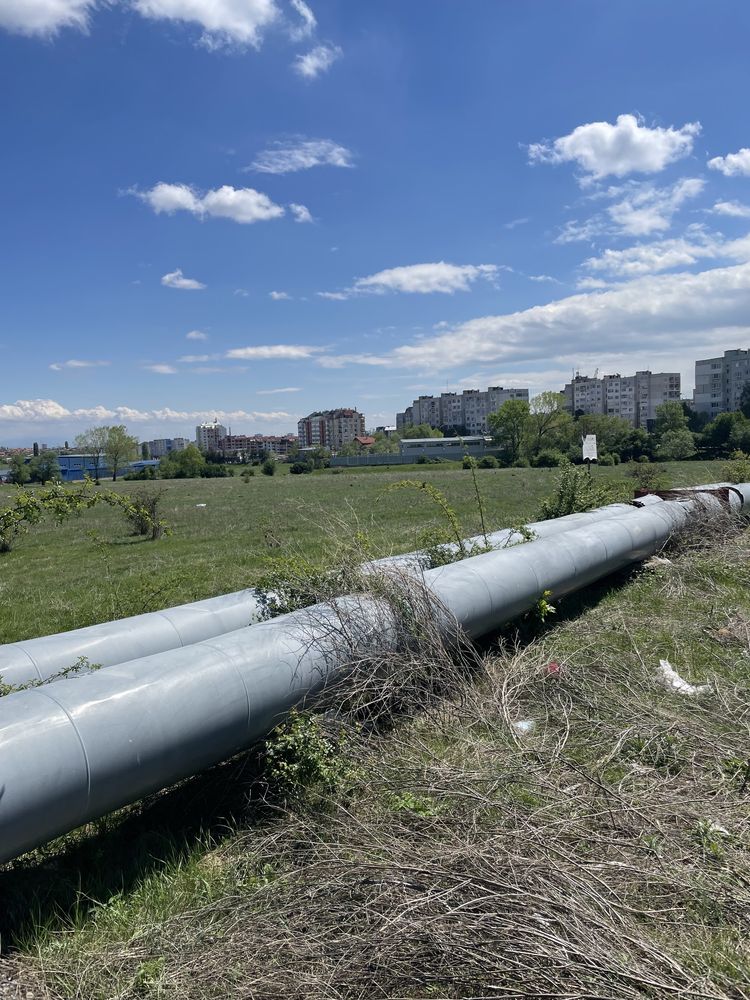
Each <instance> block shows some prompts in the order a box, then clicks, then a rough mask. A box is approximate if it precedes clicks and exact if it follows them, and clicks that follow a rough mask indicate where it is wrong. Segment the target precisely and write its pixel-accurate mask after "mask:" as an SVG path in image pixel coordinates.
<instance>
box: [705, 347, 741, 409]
mask: <svg viewBox="0 0 750 1000" xmlns="http://www.w3.org/2000/svg"><path fill="white" fill-rule="evenodd" d="M748 382H750V351H743V350H734V351H724V356H723V357H721V358H706V359H705V360H703V361H696V362H695V389H694V391H693V409H694V410H696V411H697V412H698V413H708V414H709V415H710V416H712V417H715V416H716V415H717V414H718V413H730V412H732V411H733V410H738V409H739V407H740V396H741V395H742V390H743V388H744V386H745V385H746V383H748Z"/></svg>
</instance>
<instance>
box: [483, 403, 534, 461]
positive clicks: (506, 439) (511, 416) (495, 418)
mask: <svg viewBox="0 0 750 1000" xmlns="http://www.w3.org/2000/svg"><path fill="white" fill-rule="evenodd" d="M529 416H530V413H529V404H528V403H526V402H525V401H524V400H522V399H509V400H508V401H507V402H505V403H503V405H502V406H501V407H500V409H499V410H498V411H497V413H491V414H490V417H489V425H490V430H491V432H492V435H493V437H494V438H495V440H496V441H497V442H498V444H499V445H500V446H501V447H502V448H504V449H505V452H506V454H507V457H508V460H509V461H510V462H515V461H516V459H517V458H518V457H519V456H520V454H521V443H522V441H523V438H524V433H525V431H526V427H527V425H528V422H529Z"/></svg>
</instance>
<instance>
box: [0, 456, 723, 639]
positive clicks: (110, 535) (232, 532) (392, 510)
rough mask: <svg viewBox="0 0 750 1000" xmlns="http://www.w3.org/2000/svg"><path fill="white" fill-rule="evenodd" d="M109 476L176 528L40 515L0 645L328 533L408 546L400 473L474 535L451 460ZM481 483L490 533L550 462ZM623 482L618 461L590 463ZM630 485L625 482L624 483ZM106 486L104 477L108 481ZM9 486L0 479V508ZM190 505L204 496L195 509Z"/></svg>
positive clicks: (529, 494) (202, 584) (678, 467)
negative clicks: (147, 477)
mask: <svg viewBox="0 0 750 1000" xmlns="http://www.w3.org/2000/svg"><path fill="white" fill-rule="evenodd" d="M721 465H722V463H720V462H683V463H679V462H675V463H671V464H670V465H669V467H668V468H669V473H670V476H671V478H672V482H673V485H676V486H677V485H691V484H697V483H702V482H711V481H714V480H716V479H718V478H720V475H721ZM283 468H284V471H283V472H282V473H280V474H278V475H276V476H273V477H269V476H263V475H260V474H259V470H257V469H256V475H255V476H254V477H253V478H252V479H250V480H249V481H248V482H243V481H242V480H241V479H239V478H232V479H197V480H170V481H167V482H164V483H159V484H156V485H155V484H149V483H145V484H144V483H117V484H115V487H116V488H117V489H118V490H122V491H128V490H132V489H137V488H147V489H156V488H163V489H164V490H165V494H164V501H163V512H164V516H165V517H166V519H167V520H168V521H169V523H170V524H171V525H172V527H173V529H174V533H173V534H172V535H171V536H170V537H169V538H165V539H163V540H162V541H159V542H155V543H154V542H150V541H143V540H141V539H139V538H133V537H130V536H129V535H128V534H127V529H126V526H125V524H124V521H123V519H122V516H121V515H119V514H118V513H116V512H115V511H113V510H111V509H109V508H107V507H104V506H103V505H102V506H99V507H97V508H95V509H93V510H91V511H88V512H86V513H84V514H83V515H82V516H81V517H80V518H75V519H72V520H70V521H68V522H66V523H65V524H64V525H62V526H56V525H55V524H54V523H52V521H48V522H46V523H44V524H42V525H40V526H39V527H37V528H34V529H32V532H31V533H30V534H29V535H28V536H26V537H23V538H21V539H19V540H18V542H17V544H16V545H15V547H14V549H13V551H12V552H10V553H8V554H5V555H0V607H1V608H2V611H1V613H0V642H13V641H15V640H18V639H24V638H31V637H33V636H37V635H46V634H50V633H53V632H61V631H65V630H67V629H72V628H79V627H81V626H84V625H90V624H94V623H96V622H100V621H106V620H109V619H113V618H122V617H125V616H127V615H133V614H139V613H141V612H144V611H153V610H158V609H159V608H163V607H167V606H170V605H174V604H180V603H183V602H186V601H191V600H198V599H200V598H204V597H213V596H215V595H217V594H223V593H227V592H229V591H232V590H239V589H241V588H242V587H247V586H252V584H253V583H254V582H255V581H256V580H257V579H258V578H259V577H260V576H262V575H263V574H264V572H266V571H267V567H268V560H269V558H273V557H274V556H278V555H280V554H291V553H295V552H303V553H305V554H306V555H307V556H309V557H311V558H317V557H320V556H321V555H322V553H323V550H324V548H325V547H326V545H327V543H329V542H330V538H331V533H338V534H339V535H340V534H342V533H345V532H354V531H355V530H361V531H364V532H366V533H367V535H368V537H369V539H370V541H371V543H372V546H373V551H374V554H376V555H385V554H388V553H391V552H405V551H409V550H410V549H413V548H415V547H417V546H418V544H419V536H420V534H421V533H422V532H423V531H424V530H425V529H427V528H430V527H431V526H434V527H440V526H441V525H442V522H441V520H440V516H439V514H438V513H437V511H436V508H435V507H434V506H433V505H432V504H430V502H429V501H428V499H427V498H426V497H425V496H423V495H417V494H416V493H411V492H403V491H396V492H391V493H388V492H387V487H388V486H390V485H392V484H393V483H396V482H398V481H399V480H401V479H404V478H415V479H418V480H420V481H422V480H424V481H427V482H429V483H431V484H433V485H434V486H436V487H437V488H438V489H440V490H442V491H443V492H444V493H445V495H446V496H447V498H448V500H449V502H450V503H451V505H452V506H453V507H454V508H455V510H456V511H457V513H458V515H459V517H460V520H461V525H462V528H463V530H464V532H465V534H466V535H471V534H475V533H477V532H478V531H479V528H480V524H479V517H478V513H477V508H476V503H475V499H474V488H473V483H472V478H471V475H470V474H469V473H468V472H466V471H464V470H462V469H460V468H458V467H457V464H451V465H450V467H449V465H448V463H446V465H445V466H439V467H438V466H430V465H417V466H414V467H400V468H398V469H393V470H390V471H382V470H381V469H367V468H363V469H352V470H349V469H346V470H342V471H341V472H340V473H338V472H334V471H333V470H325V471H321V472H319V473H315V474H313V475H302V476H291V475H289V474H288V472H287V470H286V468H285V467H283ZM477 475H478V479H479V483H480V486H481V490H482V493H483V496H484V500H485V506H486V517H487V527H488V530H493V529H497V528H501V527H504V526H506V525H509V524H514V523H519V522H521V521H528V520H533V519H534V518H535V517H536V515H537V509H538V506H539V501H540V500H541V499H542V498H543V497H545V496H546V495H547V494H548V493H549V492H550V490H551V488H552V484H553V481H554V478H555V475H556V472H555V470H554V469H498V470H494V469H486V470H479V471H478V473H477ZM594 475H595V476H596V477H597V478H600V479H602V480H612V481H615V482H617V481H619V482H622V483H623V487H624V488H626V486H625V470H624V468H623V467H613V468H601V469H595V470H594ZM628 482H630V481H628ZM108 485H112V484H108ZM12 491H13V487H8V486H0V506H2V505H3V504H4V502H5V501H6V498H7V499H9V498H10V496H11V495H12ZM198 504H205V505H206V506H205V507H199V506H197V505H198Z"/></svg>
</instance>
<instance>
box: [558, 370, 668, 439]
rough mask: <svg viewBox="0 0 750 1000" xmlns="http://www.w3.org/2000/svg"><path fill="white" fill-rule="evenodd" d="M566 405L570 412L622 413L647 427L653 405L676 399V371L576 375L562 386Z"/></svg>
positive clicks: (619, 414) (651, 420)
mask: <svg viewBox="0 0 750 1000" xmlns="http://www.w3.org/2000/svg"><path fill="white" fill-rule="evenodd" d="M563 396H564V397H565V406H566V409H567V410H568V411H569V412H570V413H572V414H574V415H575V414H576V413H603V414H606V415H607V416H611V417H622V418H623V420H627V421H628V422H629V423H631V424H632V425H633V426H634V427H643V428H644V430H647V429H648V428H649V427H651V426H653V423H654V421H655V420H656V408H657V407H658V406H661V405H662V403H667V402H669V401H670V400H679V399H680V375H679V372H650V371H642V372H636V373H635V375H625V376H623V375H603V376H602V377H601V378H598V377H597V378H589V376H588V375H578V374H577V375H576V376H575V378H574V379H573V381H572V382H568V384H567V385H566V386H565V388H564V389H563Z"/></svg>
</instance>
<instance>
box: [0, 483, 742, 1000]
mask: <svg viewBox="0 0 750 1000" xmlns="http://www.w3.org/2000/svg"><path fill="white" fill-rule="evenodd" d="M672 471H673V472H674V473H675V476H674V478H675V480H677V477H678V475H679V476H681V477H683V478H682V481H683V482H688V481H690V482H696V481H697V480H698V479H700V480H702V481H710V480H711V479H714V478H716V475H717V470H716V469H712V468H707V467H696V466H685V467H679V468H673V470H672ZM427 474H428V475H431V476H434V477H435V481H436V482H437V483H438V484H439V485H440V486H441V487H442V488H444V489H445V490H446V492H447V493H448V494H449V495H451V496H452V498H453V499H454V501H455V503H456V505H457V506H460V504H463V505H464V508H465V509H466V510H467V511H468V509H469V508H470V503H469V496H468V492H467V486H466V481H467V479H468V480H469V481H470V477H467V476H462V475H461V474H454V473H452V472H448V471H444V470H439V471H436V472H432V471H431V470H430V472H429V473H427ZM339 479H340V480H341V481H342V482H341V483H339V482H338V480H339ZM354 479H355V477H353V476H352V477H351V479H350V478H349V477H343V476H342V477H335V479H334V480H333V481H331V480H328V479H326V478H325V477H323V476H321V477H318V478H317V479H312V480H311V479H307V478H306V479H305V480H304V481H303V482H301V483H297V482H296V481H290V483H289V489H290V490H293V491H294V492H293V493H291V494H284V493H283V489H284V487H285V486H286V485H287V483H286V480H278V481H273V482H268V483H265V482H259V483H253V484H251V485H250V487H249V490H250V491H252V487H253V486H255V485H257V486H258V491H257V492H256V493H255V494H253V493H252V492H251V493H250V496H251V497H255V502H256V504H258V503H259V500H260V498H261V497H265V498H266V503H267V505H268V508H269V509H268V510H267V511H266V518H267V521H266V523H268V524H271V523H273V522H272V520H271V518H272V510H273V511H275V512H276V517H277V523H278V522H280V521H281V517H282V514H280V513H279V512H280V511H285V510H286V508H285V506H284V505H285V504H287V503H290V504H291V505H292V507H291V510H292V511H294V512H296V511H297V510H298V508H299V505H300V502H301V501H302V500H304V498H305V497H306V496H308V494H306V493H305V492H304V491H305V489H307V488H308V487H309V488H310V489H311V491H314V493H315V494H316V495H317V497H318V499H320V497H322V496H325V495H326V491H331V492H329V493H328V495H329V496H332V497H337V496H340V492H336V491H337V490H341V488H342V487H343V490H350V489H351V491H352V492H353V493H354V491H355V490H356V488H357V487H351V488H350V487H349V486H348V485H346V486H345V485H344V484H348V483H349V482H350V481H353V480H354ZM365 480H366V481H365ZM549 481H550V476H549V475H548V474H546V473H541V472H528V473H526V472H524V473H522V474H521V475H520V476H513V475H512V474H511V475H507V474H506V475H505V476H503V474H502V473H490V475H489V477H488V479H487V480H486V482H488V483H489V484H490V485H489V486H487V487H486V489H487V492H488V494H490V493H491V486H492V485H493V484H497V488H498V492H499V489H500V488H501V486H502V485H503V484H508V485H506V486H505V490H506V493H507V495H506V497H505V504H504V505H503V503H502V502H501V501H500V500H498V501H496V504H495V507H494V510H495V512H496V516H497V518H498V520H505V519H507V518H511V519H522V518H526V519H528V518H529V517H530V516H532V514H533V511H534V509H535V506H536V502H537V498H538V497H539V496H540V495H541V494H543V493H545V492H546V490H547V488H548V483H549ZM358 482H359V481H358ZM382 482H383V479H382V478H381V476H372V477H370V478H366V477H365V476H364V475H363V476H362V480H361V484H360V486H359V488H360V489H361V491H362V494H361V495H357V497H358V500H359V501H360V502H361V503H362V507H361V510H364V511H367V507H368V504H372V502H373V500H374V498H375V497H376V496H377V495H378V490H379V489H380V486H381V484H382ZM513 484H514V485H515V488H513ZM203 486H204V484H201V483H184V484H175V487H174V489H175V494H177V495H178V496H179V497H180V498H181V500H182V504H178V503H175V514H174V517H175V520H176V522H177V523H182V524H183V544H184V545H185V546H186V547H187V548H186V551H185V552H184V553H183V558H184V559H185V561H186V565H188V566H189V553H190V551H193V552H197V551H198V547H199V541H200V531H199V529H200V522H197V524H196V522H195V521H194V520H193V519H194V518H195V517H196V516H197V512H194V511H195V508H194V507H192V504H193V503H195V502H196V497H200V490H201V487H203ZM221 489H224V490H225V491H227V492H225V493H221V492H220V490H221ZM178 490H183V491H184V492H183V493H178ZM234 490H236V491H237V492H238V493H239V494H240V496H246V495H248V491H247V490H245V487H244V484H241V483H211V484H210V486H209V491H210V492H209V491H206V492H204V493H203V496H202V498H201V499H200V500H198V501H197V502H202V501H203V500H205V502H209V501H208V497H209V496H213V497H214V498H216V497H223V498H224V501H225V503H226V505H227V506H229V502H230V498H231V496H232V495H233V494H232V492H229V491H234ZM240 491H244V493H243V492H240ZM261 491H263V492H261ZM457 496H458V497H459V498H460V499H459V500H457V499H456V497H457ZM271 498H274V506H273V508H272V509H271V505H272V501H271ZM394 499H395V498H393V497H391V498H389V499H388V503H389V504H390V503H391V502H392V501H393V500H394ZM399 499H400V500H401V502H404V501H405V500H406V499H407V497H406V494H401V495H399ZM408 499H409V500H411V498H408ZM215 502H217V501H215ZM412 506H413V507H416V503H415V504H413V505H411V504H410V503H404V510H403V511H402V512H401V513H400V515H399V520H398V521H397V522H396V526H395V527H391V529H390V532H389V529H388V528H387V527H386V525H385V524H384V523H383V522H382V521H377V520H376V522H375V524H374V526H373V528H374V529H377V528H378V527H379V528H380V530H381V532H382V540H383V544H391V543H392V544H393V545H394V546H398V545H403V546H406V545H408V544H410V542H411V538H412V535H411V534H410V533H412V532H413V531H414V530H415V528H416V525H417V524H418V523H419V520H420V517H419V515H420V514H421V509H420V510H419V511H416V512H415V510H413V509H410V508H411V507H412ZM394 509H396V510H398V508H394ZM283 516H288V514H284V515H283ZM303 516H304V515H303ZM180 519H181V520H180ZM191 523H192V524H193V533H192V536H191V535H190V534H188V533H187V531H186V527H185V526H188V525H190V524H191ZM72 527H73V528H74V530H75V531H76V532H77V531H78V530H79V529H80V528H81V525H79V524H76V525H74V526H72ZM467 527H468V525H467ZM101 528H102V530H103V528H104V522H102V525H101ZM69 530H70V527H69V528H66V529H65V533H67V532H68V531H69ZM269 530H270V529H269ZM243 532H244V529H243ZM319 532H320V529H319V528H314V530H313V533H312V539H313V541H314V540H315V539H318V542H317V543H316V544H319V542H320V539H321V538H322V537H323V535H322V533H319ZM62 537H63V532H60V538H62ZM81 537H83V538H84V539H85V534H84V535H82V536H81ZM243 537H247V538H252V530H251V529H247V534H246V535H245V534H243ZM302 537H304V536H302ZM55 538H56V540H55V545H56V546H57V545H59V548H58V549H56V551H58V552H60V553H62V552H64V551H65V547H64V543H62V541H58V540H57V536H55ZM179 538H180V535H179V531H178V534H177V535H176V536H175V537H174V538H173V539H171V540H168V541H167V542H166V543H165V546H164V549H165V550H166V551H168V552H169V553H170V554H171V552H172V551H173V549H172V546H175V543H176V542H178V541H179ZM213 541H214V544H216V545H221V547H222V551H223V552H224V558H227V557H228V553H230V552H231V539H228V538H227V537H222V536H221V535H215V536H214V539H213ZM26 544H28V543H21V544H19V546H18V550H17V552H16V553H15V554H14V556H13V559H14V560H15V559H20V558H21V557H22V553H23V555H28V550H25V545H26ZM68 544H71V543H70V542H69V543H68ZM148 547H149V546H147V545H145V544H144V545H141V544H139V545H137V546H128V545H122V546H116V548H118V549H119V548H123V549H126V548H143V549H144V550H145V549H147V548H148ZM34 551H40V553H41V555H40V557H42V556H43V555H44V552H45V546H44V545H42V546H41V547H40V550H36V549H34ZM178 551H179V550H178ZM254 551H255V552H256V558H260V557H261V556H262V554H263V549H262V547H260V546H259V547H257V548H256V549H255V550H254ZM665 555H667V556H668V557H669V558H668V559H667V560H665V559H664V558H663V557H662V558H660V559H658V560H652V561H651V562H650V563H649V564H647V565H646V566H645V567H637V568H634V569H633V570H631V571H629V572H627V573H622V574H619V575H618V576H616V577H611V578H609V579H606V580H603V581H601V582H600V584H599V585H597V586H595V587H590V588H588V589H587V590H585V591H583V592H581V594H579V595H574V596H572V597H571V598H569V599H567V600H565V601H563V602H561V604H560V606H559V607H558V609H557V613H556V614H555V615H552V616H549V617H548V619H547V620H546V622H545V623H543V624H542V623H539V622H536V624H534V623H528V624H527V625H526V626H524V629H523V632H521V633H516V632H514V630H513V629H512V628H509V629H507V630H506V631H505V632H504V634H503V635H502V636H501V637H500V638H499V639H498V640H497V641H494V642H492V644H489V645H485V646H484V648H483V649H482V650H481V654H482V658H481V663H479V664H476V665H475V668H474V671H473V674H472V675H471V676H470V677H467V675H466V674H465V673H463V674H461V675H460V676H459V675H457V677H456V683H455V686H454V687H453V689H452V690H450V691H449V692H448V693H447V694H446V695H445V696H444V697H442V698H439V699H438V700H437V701H433V702H432V703H431V704H430V705H429V706H425V707H424V709H423V710H421V711H414V712H409V713H408V714H407V715H406V716H404V717H396V718H394V719H393V720H392V725H389V726H388V727H386V728H384V729H377V728H375V729H373V730H369V729H366V730H363V729H362V728H361V727H358V726H353V725H350V724H349V723H347V721H346V719H338V720H337V721H336V723H335V724H332V723H331V722H330V721H329V720H328V721H327V720H326V719H322V720H319V721H318V722H317V726H318V734H319V736H318V737H317V738H319V739H320V740H322V741H323V743H324V745H325V746H327V747H328V750H329V753H327V754H326V755H325V756H324V762H325V763H324V767H326V768H331V767H333V766H334V764H335V767H336V771H335V774H336V780H335V781H333V782H332V783H331V784H326V785H324V786H323V787H319V785H316V784H312V785H311V787H310V789H309V791H310V792H311V794H309V795H307V796H301V797H300V798H299V800H291V801H287V802H286V807H284V804H283V803H279V801H278V800H277V801H276V802H275V803H274V802H273V799H272V803H271V804H270V805H269V804H267V803H265V802H263V801H260V800H259V799H258V795H257V785H256V784H255V780H256V777H257V773H258V772H257V759H256V758H255V757H253V755H252V754H250V755H244V756H242V757H239V758H237V759H235V760H234V761H230V762H228V763H226V764H224V765H222V766H220V767H217V768H214V769H212V770H211V771H209V772H208V773H206V774H204V775H201V776H198V777H196V778H194V779H192V780H190V781H187V782H184V783H183V784H181V785H180V786H179V787H178V788H176V789H172V790H169V791H167V792H165V793H163V794H160V795H156V796H153V797H151V798H150V799H148V800H146V801H145V802H143V803H141V804H139V805H137V806H134V807H133V808H131V809H126V810H122V811H120V812H119V813H118V814H115V815H113V816H111V817H107V818H105V819H103V820H101V821H100V822H98V823H94V824H90V825H89V826H88V827H86V828H85V829H83V830H81V831H78V832H77V833H75V834H72V835H70V836H68V837H66V838H63V839H61V840H60V841H58V842H57V843H56V844H54V845H51V846H50V847H49V848H47V849H45V850H44V851H40V852H36V853H34V854H32V855H29V856H27V857H25V858H22V859H19V860H18V861H17V862H16V863H14V864H13V865H11V866H7V867H6V868H5V869H3V870H0V900H2V906H0V940H1V941H2V945H3V948H4V949H8V946H11V948H14V949H15V951H11V953H10V954H7V952H6V954H5V957H4V958H0V996H2V997H3V998H5V997H6V996H7V997H12V998H13V1000H15V998H16V997H18V998H26V997H29V998H32V1000H113V998H117V1000H143V998H147V1000H156V998H175V1000H177V998H179V1000H226V998H230V1000H281V998H284V1000H289V998H291V1000H362V998H363V997H370V996H373V997H376V996H377V997H383V998H394V1000H395V998H400V1000H406V998H413V1000H420V998H422V1000H427V998H431V1000H449V998H450V1000H452V998H470V997H471V998H480V997H482V998H485V997H495V996H507V997H517V998H519V1000H536V998H544V997H549V998H551V997H568V998H576V1000H662V998H667V997H671V998H674V1000H745V998H747V997H748V996H750V959H749V957H748V950H747V918H748V913H750V812H749V811H748V796H749V795H750V728H749V726H748V707H747V706H748V703H749V702H750V530H748V529H745V530H744V531H742V532H741V533H739V534H732V533H727V534H726V535H722V533H721V532H720V531H716V532H712V533H711V534H710V536H709V537H704V538H703V539H702V541H701V542H700V544H699V543H698V540H697V536H696V535H693V536H692V537H683V538H682V540H681V547H679V545H678V547H677V548H676V549H672V550H670V551H668V552H667V553H665ZM162 558H165V557H162ZM212 565H213V564H212ZM252 565H253V564H252V562H251V561H250V562H248V566H247V571H248V573H250V572H251V570H252ZM219 566H220V563H219ZM212 572H216V573H217V574H218V573H219V567H217V568H216V569H215V570H212ZM51 579H55V580H56V585H57V586H61V584H60V582H59V581H60V580H61V579H62V581H63V583H62V586H64V585H65V583H64V581H65V579H66V577H65V575H64V574H63V575H62V576H61V575H60V574H59V573H58V575H57V577H55V576H54V571H53V576H52V577H51ZM205 579H207V580H208V579H213V577H212V576H209V575H207V576H206V577H205ZM217 579H218V577H217ZM36 586H37V588H39V593H44V591H43V590H42V588H43V583H42V582H41V580H37V583H36ZM47 589H49V584H48V587H47ZM87 599H90V598H87ZM432 656H433V651H432V650H428V651H427V653H426V654H425V657H424V669H425V672H426V674H425V676H426V677H429V672H430V670H431V669H432V668H431V662H432V659H431V657H432ZM660 658H667V659H668V660H669V661H670V662H671V664H672V665H673V666H674V668H675V669H676V670H677V671H678V672H679V673H680V675H681V676H682V677H683V678H685V679H686V680H687V681H689V682H691V683H693V684H700V685H707V688H706V690H705V691H704V692H703V693H701V694H700V695H696V696H693V697H691V696H686V695H684V694H680V693H678V692H677V691H675V690H674V689H672V688H670V687H669V686H667V685H665V684H664V683H663V681H662V680H660V676H659V660H660ZM553 663H554V664H555V669H554V670H553V669H552V664H553ZM519 723H521V724H522V725H519ZM316 748H317V744H316V742H315V740H312V741H310V742H308V743H306V744H305V745H304V747H303V748H302V752H303V753H304V754H307V755H308V758H309V759H312V755H313V754H314V753H316V752H317V750H316Z"/></svg>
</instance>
